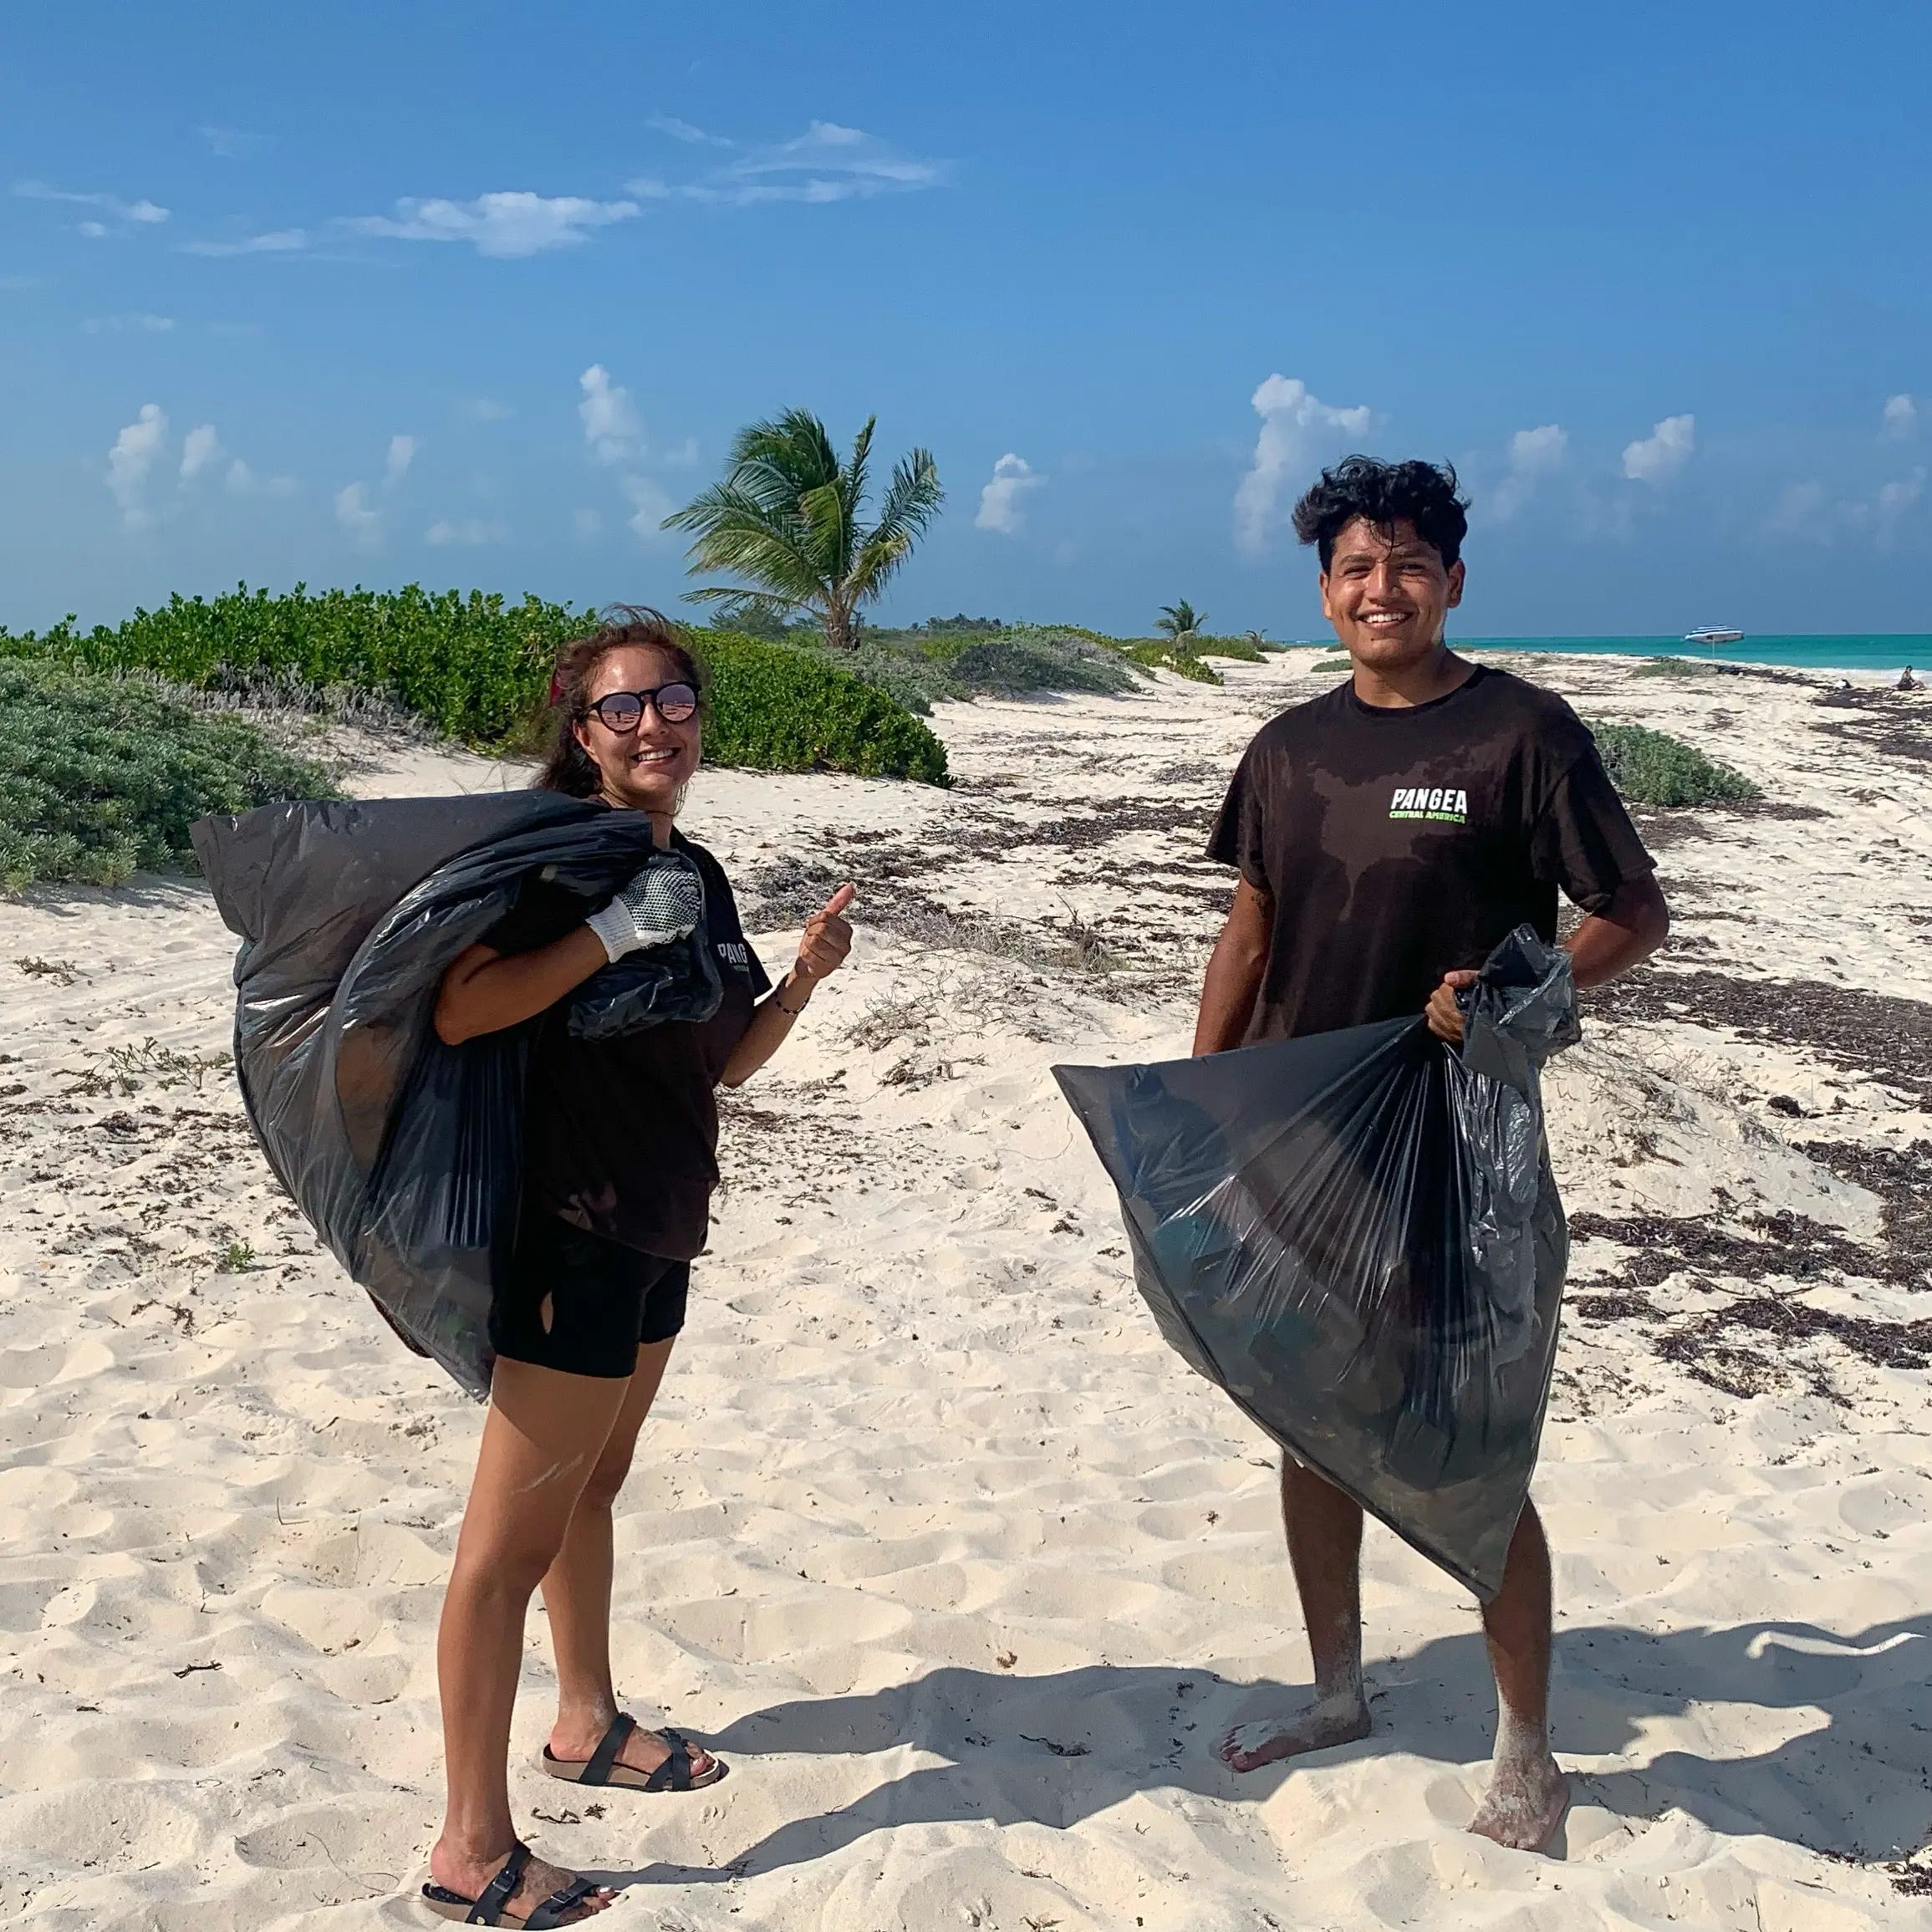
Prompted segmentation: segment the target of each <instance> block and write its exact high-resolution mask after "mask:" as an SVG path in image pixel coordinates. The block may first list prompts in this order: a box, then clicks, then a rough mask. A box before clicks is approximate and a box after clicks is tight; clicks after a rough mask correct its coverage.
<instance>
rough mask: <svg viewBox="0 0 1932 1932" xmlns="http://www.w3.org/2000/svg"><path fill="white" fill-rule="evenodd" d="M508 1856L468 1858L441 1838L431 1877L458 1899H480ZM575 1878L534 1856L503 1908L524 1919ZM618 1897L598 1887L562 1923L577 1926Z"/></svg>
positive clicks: (432, 1861) (431, 1859)
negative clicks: (581, 1920) (580, 1921)
mask: <svg viewBox="0 0 1932 1932" xmlns="http://www.w3.org/2000/svg"><path fill="white" fill-rule="evenodd" d="M509 1855H510V1854H509V1853H508V1852H507V1851H506V1852H503V1853H499V1854H498V1855H497V1856H495V1857H493V1858H473V1857H466V1856H465V1855H464V1854H463V1853H459V1852H458V1851H456V1848H454V1847H453V1846H450V1845H448V1844H446V1843H445V1841H444V1840H442V1839H441V1838H439V1839H438V1840H437V1841H436V1848H435V1849H434V1850H433V1851H432V1852H431V1853H430V1877H431V1878H432V1879H433V1880H434V1881H435V1882H436V1884H439V1885H441V1887H442V1888H443V1889H444V1890H445V1891H446V1892H454V1893H455V1894H456V1896H457V1897H458V1898H459V1899H477V1898H480V1897H482V1894H483V1893H484V1891H485V1890H486V1889H487V1888H488V1886H489V1883H490V1881H491V1879H492V1878H495V1877H496V1875H497V1873H499V1872H500V1871H502V1868H503V1861H504V1859H506V1858H508V1857H509ZM576 1878H577V1874H576V1873H574V1872H567V1871H565V1870H564V1868H563V1866H561V1865H553V1864H552V1863H550V1862H549V1861H548V1859H547V1858H532V1859H531V1861H530V1862H529V1863H528V1864H527V1865H526V1866H524V1868H523V1878H522V1880H521V1882H520V1883H519V1884H518V1885H517V1889H516V1890H515V1891H514V1892H512V1894H510V1896H509V1898H508V1899H507V1900H506V1901H505V1902H504V1908H503V1909H504V1910H505V1911H506V1912H507V1913H508V1914H509V1915H510V1916H511V1917H512V1918H513V1919H517V1920H518V1921H519V1922H521V1921H522V1920H523V1919H528V1917H529V1916H530V1914H532V1913H533V1912H534V1911H535V1910H536V1909H537V1908H538V1906H539V1905H541V1904H543V1901H544V1900H545V1899H548V1898H549V1897H550V1896H551V1895H552V1894H553V1893H557V1892H561V1891H562V1890H563V1888H564V1887H565V1886H566V1885H569V1884H574V1883H575V1882H576ZM616 1899H617V1894H616V1893H614V1892H613V1891H611V1890H610V1889H609V1888H608V1887H599V1889H597V1890H596V1891H594V1892H593V1893H592V1894H590V1896H589V1898H588V1899H585V1900H584V1902H583V1904H580V1905H573V1907H572V1908H571V1909H570V1911H569V1913H568V1915H567V1916H566V1917H565V1919H564V1920H563V1923H564V1924H566V1925H574V1924H577V1923H578V1922H579V1920H580V1919H588V1918H589V1917H590V1916H591V1915H592V1914H594V1913H597V1912H604V1911H608V1910H609V1908H610V1907H611V1905H612V1904H614V1903H615V1902H616Z"/></svg>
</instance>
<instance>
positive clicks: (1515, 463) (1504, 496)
mask: <svg viewBox="0 0 1932 1932" xmlns="http://www.w3.org/2000/svg"><path fill="white" fill-rule="evenodd" d="M1569 446H1570V438H1569V432H1568V431H1567V430H1565V429H1564V428H1563V427H1562V425H1561V424H1560V423H1544V424H1542V425H1541V426H1539V427H1537V428H1536V429H1533V430H1518V431H1517V432H1516V434H1515V435H1514V436H1511V438H1510V440H1509V469H1508V472H1507V473H1506V475H1505V476H1504V477H1503V479H1502V481H1501V482H1500V483H1498V484H1497V485H1496V489H1495V492H1494V493H1493V494H1492V495H1491V497H1490V498H1489V500H1488V502H1487V503H1486V505H1485V506H1484V507H1486V509H1487V510H1488V512H1489V513H1490V514H1491V516H1492V517H1495V518H1496V521H1497V522H1498V523H1507V522H1508V521H1509V519H1510V518H1511V517H1513V516H1515V515H1516V513H1517V511H1518V510H1520V509H1522V507H1523V505H1524V504H1525V503H1527V502H1528V501H1529V500H1530V498H1531V497H1532V496H1533V495H1534V494H1535V493H1536V487H1537V483H1538V482H1541V480H1542V478H1543V477H1547V476H1548V475H1549V474H1550V473H1551V472H1552V471H1555V470H1557V469H1560V468H1561V467H1562V461H1563V453H1564V451H1566V450H1568V448H1569Z"/></svg>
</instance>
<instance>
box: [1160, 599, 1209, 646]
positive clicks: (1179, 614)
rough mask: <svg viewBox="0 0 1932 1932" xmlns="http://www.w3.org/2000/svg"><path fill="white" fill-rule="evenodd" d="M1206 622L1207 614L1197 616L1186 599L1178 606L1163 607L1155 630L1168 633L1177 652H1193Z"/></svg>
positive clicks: (1165, 605)
mask: <svg viewBox="0 0 1932 1932" xmlns="http://www.w3.org/2000/svg"><path fill="white" fill-rule="evenodd" d="M1206 622H1207V614H1206V611H1202V612H1200V614H1198V615H1197V614H1195V608H1194V606H1193V605H1192V604H1190V603H1189V602H1188V601H1187V599H1185V597H1184V598H1182V599H1181V600H1180V602H1179V603H1178V604H1162V605H1161V607H1160V616H1159V617H1157V618H1156V619H1155V620H1154V628H1155V630H1160V631H1165V632H1166V634H1167V635H1168V636H1170V638H1172V639H1173V640H1174V643H1175V648H1176V649H1177V650H1192V649H1193V648H1194V640H1195V637H1196V636H1197V635H1199V634H1200V627H1201V625H1202V624H1206Z"/></svg>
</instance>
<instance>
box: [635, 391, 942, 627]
mask: <svg viewBox="0 0 1932 1932" xmlns="http://www.w3.org/2000/svg"><path fill="white" fill-rule="evenodd" d="M877 421H878V419H877V418H876V417H871V418H868V420H867V421H866V422H865V425H864V427H863V428H862V429H860V431H859V434H858V435H857V436H855V437H854V439H853V443H852V453H851V455H850V456H849V458H848V459H847V460H846V461H844V463H841V462H840V461H839V458H838V456H837V454H836V452H835V451H833V447H832V441H831V438H830V437H829V436H827V434H826V433H825V426H824V425H823V423H822V422H820V421H818V418H817V417H816V416H814V415H812V414H811V413H810V412H809V411H808V410H786V411H785V412H784V414H783V415H779V416H777V417H775V418H773V419H772V421H767V422H756V423H751V424H748V425H747V426H746V427H745V428H743V429H742V430H740V431H739V432H738V433H737V436H735V437H733V438H732V446H731V453H730V462H731V467H730V469H729V471H728V472H727V473H726V477H725V478H724V481H723V482H719V483H715V484H713V485H712V486H711V487H710V488H709V489H707V490H704V491H701V492H700V493H699V494H698V495H697V496H696V497H693V498H692V499H691V502H689V503H687V504H686V505H685V506H684V507H683V508H682V509H681V510H676V511H674V512H672V513H671V514H670V516H668V517H665V520H664V528H665V529H667V530H683V531H688V532H689V533H691V537H692V539H693V541H692V543H691V547H690V548H689V549H688V550H687V551H686V556H687V557H688V558H689V559H690V561H691V568H693V569H694V570H706V571H711V570H717V571H723V572H726V573H729V574H730V575H732V576H733V577H736V578H738V579H742V580H743V581H742V582H741V583H739V584H708V585H706V586H704V587H703V588H701V589H697V590H694V591H692V592H691V593H690V594H689V595H690V597H691V600H692V601H694V602H696V603H721V602H723V601H725V600H726V599H736V600H737V601H738V602H740V603H741V604H745V605H747V607H749V606H753V605H755V606H756V607H757V608H759V609H782V610H799V609H809V610H813V611H815V612H817V613H818V617H819V619H820V620H821V622H823V624H824V626H825V631H826V635H827V637H828V639H829V640H831V641H833V643H836V644H848V643H850V642H852V641H854V636H855V627H856V624H857V611H858V607H859V605H860V604H863V603H865V602H867V601H869V599H873V598H875V597H877V596H878V594H879V592H880V590H881V589H884V585H885V583H886V581H887V579H889V578H890V576H891V575H892V574H893V573H894V572H895V571H896V570H897V569H898V568H899V567H900V564H902V563H904V562H905V559H906V558H908V557H909V556H910V554H911V553H912V549H913V547H914V545H915V543H917V541H918V539H919V538H920V536H921V535H922V534H923V533H924V532H925V528H926V526H927V524H928V523H930V522H931V520H932V518H933V517H934V516H935V514H936V513H937V512H938V510H939V507H940V505H941V502H943V501H944V500H945V492H943V491H942V490H941V488H940V485H939V473H938V471H937V469H936V468H935V466H934V463H933V460H932V456H931V454H930V451H925V450H923V449H915V450H914V451H911V452H910V455H908V456H905V458H904V459H903V460H902V461H900V463H899V465H898V466H897V467H896V468H895V470H894V471H893V473H892V482H891V484H890V487H888V489H887V491H886V492H885V498H884V502H883V503H882V504H881V506H880V510H879V519H878V521H877V523H874V525H873V527H872V528H871V529H870V530H869V531H868V532H866V533H865V534H864V536H863V537H862V536H861V535H860V527H861V524H862V522H863V519H864V513H865V492H866V485H867V471H868V466H869V461H870V458H871V452H872V442H873V436H874V429H875V427H876V424H877Z"/></svg>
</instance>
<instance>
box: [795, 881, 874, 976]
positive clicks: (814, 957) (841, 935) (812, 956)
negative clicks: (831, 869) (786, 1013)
mask: <svg viewBox="0 0 1932 1932" xmlns="http://www.w3.org/2000/svg"><path fill="white" fill-rule="evenodd" d="M858 896H859V889H858V887H857V886H855V885H842V886H840V887H839V890H837V891H836V892H835V893H833V895H832V896H831V897H830V898H829V899H828V900H826V901H825V904H824V905H823V907H822V908H821V909H820V910H818V911H817V912H815V913H813V915H812V916H811V917H810V918H809V919H808V920H806V921H805V930H804V933H803V935H802V936H801V937H800V939H799V941H798V962H797V964H796V965H794V966H793V968H792V971H791V975H790V977H791V979H792V981H793V983H794V984H795V985H796V986H797V987H798V991H800V992H801V993H809V992H810V991H812V989H813V986H816V985H817V984H818V981H820V980H823V979H828V978H829V977H830V976H832V975H833V973H835V972H837V971H838V970H839V967H840V966H844V963H845V961H846V958H847V956H849V954H850V952H851V951H852V926H851V924H850V922H849V920H847V919H846V918H845V917H844V912H845V909H846V907H847V906H849V905H851V903H852V902H853V900H855V899H856V898H858Z"/></svg>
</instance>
